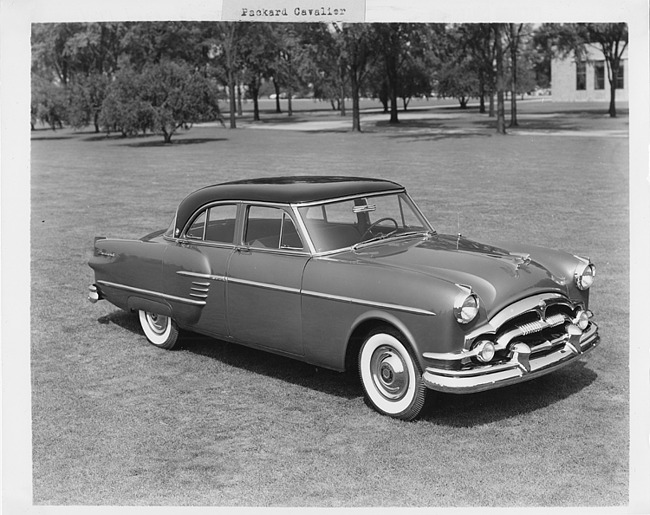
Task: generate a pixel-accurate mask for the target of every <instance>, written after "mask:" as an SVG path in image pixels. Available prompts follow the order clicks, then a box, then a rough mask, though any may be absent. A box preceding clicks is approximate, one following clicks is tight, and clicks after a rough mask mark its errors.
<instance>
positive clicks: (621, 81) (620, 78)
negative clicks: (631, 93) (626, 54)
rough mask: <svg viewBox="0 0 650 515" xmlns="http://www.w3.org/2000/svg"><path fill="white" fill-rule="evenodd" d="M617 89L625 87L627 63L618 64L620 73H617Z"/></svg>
mask: <svg viewBox="0 0 650 515" xmlns="http://www.w3.org/2000/svg"><path fill="white" fill-rule="evenodd" d="M616 89H625V65H624V64H623V63H620V64H619V65H618V74H617V75H616Z"/></svg>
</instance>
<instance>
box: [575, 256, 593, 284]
mask: <svg viewBox="0 0 650 515" xmlns="http://www.w3.org/2000/svg"><path fill="white" fill-rule="evenodd" d="M574 277H575V282H576V286H577V287H578V289H579V290H588V289H589V288H590V287H591V285H592V284H593V283H594V277H596V267H595V266H594V265H593V263H589V262H588V261H585V262H583V263H580V264H579V265H578V266H577V267H576V271H575V273H574Z"/></svg>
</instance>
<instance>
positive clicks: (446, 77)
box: [436, 59, 480, 109]
mask: <svg viewBox="0 0 650 515" xmlns="http://www.w3.org/2000/svg"><path fill="white" fill-rule="evenodd" d="M436 89H437V94H438V96H439V97H442V98H444V97H451V98H456V99H457V100H458V103H459V104H460V108H461V109H466V108H467V103H468V102H469V99H470V97H472V96H478V95H479V94H480V93H479V81H478V78H477V76H476V73H475V69H474V67H473V65H472V63H470V62H469V61H468V60H466V59H463V60H461V61H459V62H458V61H452V62H449V63H445V64H444V65H443V66H442V68H441V69H440V71H439V72H438V79H437V88H436Z"/></svg>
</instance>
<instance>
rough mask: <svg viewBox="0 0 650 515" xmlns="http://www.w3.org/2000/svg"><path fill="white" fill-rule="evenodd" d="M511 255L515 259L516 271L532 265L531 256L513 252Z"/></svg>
mask: <svg viewBox="0 0 650 515" xmlns="http://www.w3.org/2000/svg"><path fill="white" fill-rule="evenodd" d="M510 255H511V256H512V257H514V258H515V270H519V268H521V267H522V266H528V265H529V264H530V261H531V259H530V254H524V253H521V252H511V253H510Z"/></svg>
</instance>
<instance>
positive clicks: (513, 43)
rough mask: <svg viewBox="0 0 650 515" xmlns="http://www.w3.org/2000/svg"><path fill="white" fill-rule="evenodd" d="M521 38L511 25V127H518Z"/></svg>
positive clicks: (512, 24)
mask: <svg viewBox="0 0 650 515" xmlns="http://www.w3.org/2000/svg"><path fill="white" fill-rule="evenodd" d="M518 38H519V36H517V35H516V34H515V24H514V23H511V24H510V60H511V62H512V84H511V88H510V89H511V92H512V95H511V97H510V127H517V126H518V125H519V121H518V120H517V47H518V43H519V39H518Z"/></svg>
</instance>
